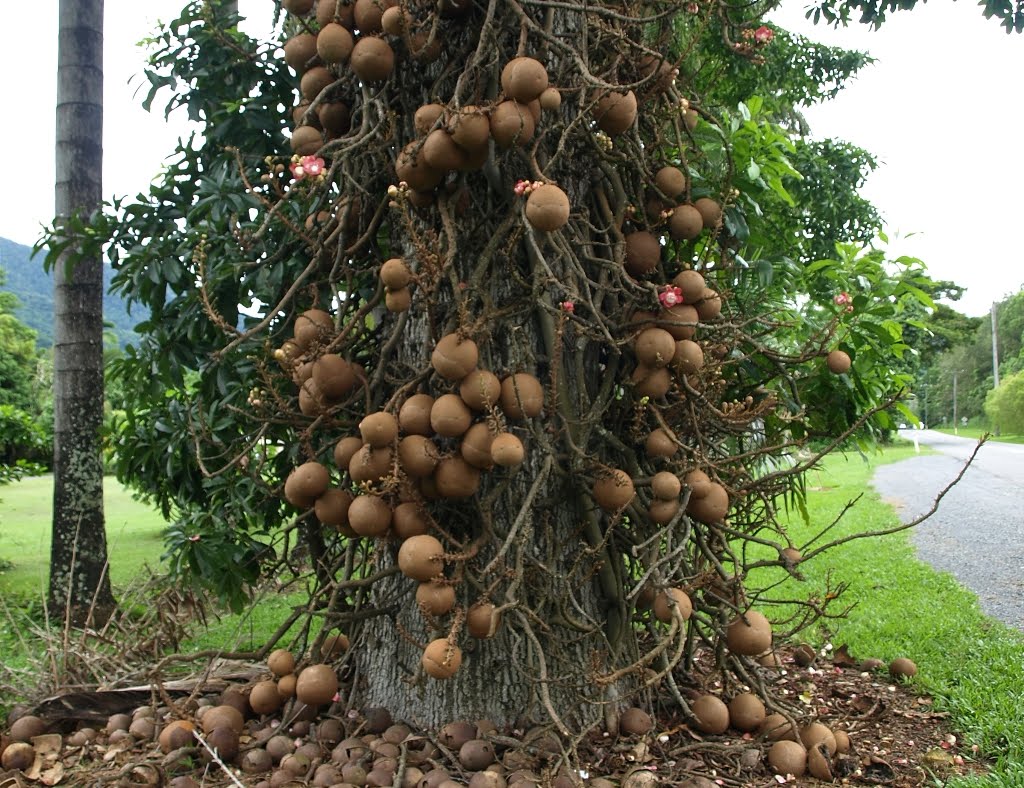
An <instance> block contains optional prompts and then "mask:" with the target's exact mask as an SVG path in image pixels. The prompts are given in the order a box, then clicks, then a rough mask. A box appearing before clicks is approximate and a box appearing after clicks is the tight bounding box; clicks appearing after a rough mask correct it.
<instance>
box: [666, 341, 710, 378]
mask: <svg viewBox="0 0 1024 788" xmlns="http://www.w3.org/2000/svg"><path fill="white" fill-rule="evenodd" d="M672 362H673V363H674V364H675V365H676V366H677V367H678V368H679V371H681V372H682V373H683V374H684V375H693V374H695V373H697V372H700V370H702V369H703V368H704V351H703V350H702V349H701V346H700V345H698V344H697V343H696V342H694V341H693V340H692V339H680V340H679V341H678V342H676V353H675V355H674V356H673V357H672Z"/></svg>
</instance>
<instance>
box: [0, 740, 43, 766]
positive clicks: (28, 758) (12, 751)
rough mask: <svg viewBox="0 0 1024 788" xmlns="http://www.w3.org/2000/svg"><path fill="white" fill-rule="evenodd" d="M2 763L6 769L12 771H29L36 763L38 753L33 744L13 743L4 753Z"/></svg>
mask: <svg viewBox="0 0 1024 788" xmlns="http://www.w3.org/2000/svg"><path fill="white" fill-rule="evenodd" d="M0 762H2V764H3V767H4V769H10V770H11V771H21V772H24V771H27V770H28V769H29V767H31V766H32V764H33V763H35V762H36V751H35V748H34V747H33V746H32V745H31V744H27V743H25V742H20V741H16V742H11V743H10V744H8V745H7V746H6V747H5V748H4V751H3V757H2V761H0Z"/></svg>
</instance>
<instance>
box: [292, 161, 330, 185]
mask: <svg viewBox="0 0 1024 788" xmlns="http://www.w3.org/2000/svg"><path fill="white" fill-rule="evenodd" d="M288 169H290V170H291V171H292V177H293V178H295V180H297V181H301V180H302V179H303V178H305V177H306V176H307V175H308V176H309V177H311V178H316V177H318V176H320V175H323V172H324V160H323V159H321V158H320V157H319V156H303V157H302V158H301V159H299V160H298V161H293V162H292V163H291V164H289V165H288Z"/></svg>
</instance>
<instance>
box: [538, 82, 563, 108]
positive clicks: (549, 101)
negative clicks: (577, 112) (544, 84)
mask: <svg viewBox="0 0 1024 788" xmlns="http://www.w3.org/2000/svg"><path fill="white" fill-rule="evenodd" d="M538 100H539V101H540V106H541V109H546V110H548V111H550V112H555V111H556V110H558V109H559V107H561V106H562V94H561V93H559V92H558V88H548V89H547V90H545V91H544V92H543V93H541V94H540V96H539V97H538Z"/></svg>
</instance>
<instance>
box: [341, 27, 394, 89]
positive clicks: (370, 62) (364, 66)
mask: <svg viewBox="0 0 1024 788" xmlns="http://www.w3.org/2000/svg"><path fill="white" fill-rule="evenodd" d="M349 65H350V66H351V68H352V71H353V72H354V73H355V75H356V76H357V77H359V78H360V79H361V80H363V82H383V81H384V80H386V79H387V78H388V77H390V76H391V72H392V71H394V69H395V52H394V50H393V49H392V48H391V47H390V46H389V45H388V43H387V41H384V40H383V39H380V38H372V37H370V38H360V39H359V40H358V41H356V45H355V46H354V47H353V48H352V55H351V56H350V57H349Z"/></svg>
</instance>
